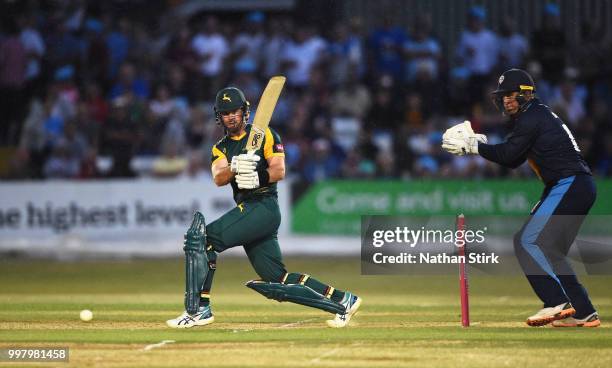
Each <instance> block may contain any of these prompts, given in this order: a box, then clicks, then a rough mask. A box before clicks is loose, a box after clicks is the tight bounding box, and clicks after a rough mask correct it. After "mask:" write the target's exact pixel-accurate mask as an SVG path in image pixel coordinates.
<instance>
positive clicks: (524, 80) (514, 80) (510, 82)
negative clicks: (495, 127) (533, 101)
mask: <svg viewBox="0 0 612 368" xmlns="http://www.w3.org/2000/svg"><path fill="white" fill-rule="evenodd" d="M512 92H518V93H519V94H518V96H516V101H517V102H518V103H519V106H520V109H522V108H523V105H525V104H526V103H527V101H529V97H528V96H527V95H533V94H534V93H535V83H534V82H533V78H531V75H529V73H527V72H526V71H524V70H521V69H510V70H506V71H505V72H504V73H503V74H502V75H501V76H500V77H499V80H498V84H497V89H496V90H495V91H493V92H492V96H493V103H495V106H496V107H497V108H498V109H499V110H500V111H504V110H505V109H504V95H507V94H508V93H512ZM520 109H519V111H520Z"/></svg>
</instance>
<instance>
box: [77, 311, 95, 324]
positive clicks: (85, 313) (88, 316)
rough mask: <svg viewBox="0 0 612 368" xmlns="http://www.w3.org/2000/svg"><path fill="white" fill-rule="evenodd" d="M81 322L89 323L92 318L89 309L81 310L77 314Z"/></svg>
mask: <svg viewBox="0 0 612 368" xmlns="http://www.w3.org/2000/svg"><path fill="white" fill-rule="evenodd" d="M79 317H80V318H81V321H83V322H89V321H91V319H92V318H93V313H92V312H91V311H90V310H89V309H83V310H82V311H81V313H80V314H79Z"/></svg>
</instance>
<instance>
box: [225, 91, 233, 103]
mask: <svg viewBox="0 0 612 368" xmlns="http://www.w3.org/2000/svg"><path fill="white" fill-rule="evenodd" d="M223 101H229V102H232V99H231V98H229V96H228V95H227V94H226V93H224V94H223Z"/></svg>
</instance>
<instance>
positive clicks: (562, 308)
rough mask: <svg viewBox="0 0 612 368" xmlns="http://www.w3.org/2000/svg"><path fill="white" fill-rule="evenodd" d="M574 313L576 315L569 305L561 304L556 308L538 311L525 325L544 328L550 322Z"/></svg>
mask: <svg viewBox="0 0 612 368" xmlns="http://www.w3.org/2000/svg"><path fill="white" fill-rule="evenodd" d="M574 313H576V310H575V309H574V307H572V304H571V303H569V302H567V303H562V304H559V305H557V306H556V307H548V308H543V309H540V311H539V312H538V313H536V314H534V315H533V316H531V317H529V318H527V324H528V325H529V326H544V325H547V324H549V323H551V322H552V321H556V320H559V319H564V318H568V317H571V316H573V315H574Z"/></svg>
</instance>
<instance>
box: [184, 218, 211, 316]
mask: <svg viewBox="0 0 612 368" xmlns="http://www.w3.org/2000/svg"><path fill="white" fill-rule="evenodd" d="M183 250H184V251H185V310H186V311H187V313H189V314H195V313H197V311H198V307H199V304H200V292H201V291H202V286H203V285H204V280H205V279H206V275H207V274H208V257H207V256H206V221H205V220H204V215H202V214H201V213H200V212H196V213H195V214H194V215H193V221H192V222H191V226H190V227H189V229H188V230H187V232H186V233H185V242H184V246H183Z"/></svg>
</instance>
